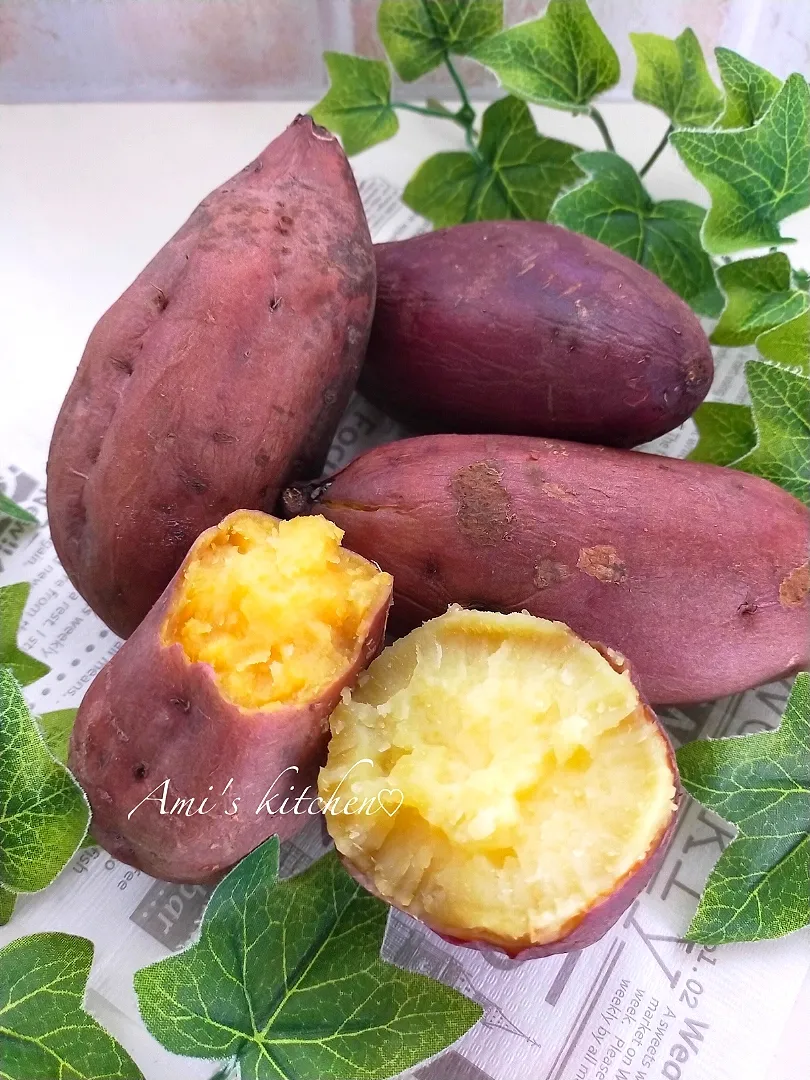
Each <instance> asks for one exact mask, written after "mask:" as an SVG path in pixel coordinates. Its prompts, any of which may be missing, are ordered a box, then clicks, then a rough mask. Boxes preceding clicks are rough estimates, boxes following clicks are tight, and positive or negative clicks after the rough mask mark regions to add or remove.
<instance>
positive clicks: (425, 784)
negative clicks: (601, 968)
mask: <svg viewBox="0 0 810 1080" xmlns="http://www.w3.org/2000/svg"><path fill="white" fill-rule="evenodd" d="M330 725H331V728H332V739H331V742H330V744H329V757H328V760H327V763H326V766H325V767H324V769H323V770H322V771H321V774H320V779H319V785H318V786H319V793H320V796H321V800H322V802H323V805H324V809H325V815H326V823H327V828H328V829H329V832H330V835H331V836H332V838H333V839H334V841H335V844H336V846H337V848H338V850H339V851H340V852H341V853H342V854H343V856H344V857H345V859H346V861H347V863H348V865H349V866H350V868H351V869H352V871H353V872H354V873H355V874H356V876H357V877H358V879H359V880H360V881H362V883H363V884H364V885H366V887H367V888H369V889H370V890H371V891H373V892H375V893H376V894H377V895H379V896H381V897H382V898H383V899H384V900H387V901H388V902H389V903H391V904H394V905H395V906H397V907H400V908H402V909H403V910H404V911H407V912H408V913H409V914H411V915H415V916H416V917H418V918H420V919H423V920H424V921H425V922H427V923H428V925H430V926H431V927H432V928H433V929H434V930H436V931H438V932H439V933H440V934H443V935H444V936H446V937H450V938H452V939H453V940H455V941H457V942H459V943H464V944H488V945H491V946H495V947H497V948H500V949H502V950H504V951H505V952H507V953H509V954H510V955H512V956H516V955H522V956H524V957H528V956H543V955H548V954H550V953H555V952H565V951H568V950H570V949H580V948H583V947H584V946H585V945H589V944H591V943H592V942H594V941H596V940H597V939H598V938H600V937H601V936H602V935H603V934H604V933H606V931H607V930H608V929H609V928H610V927H611V926H612V925H613V923H614V922H615V921H616V920H617V919H618V918H619V916H620V915H621V914H622V912H623V911H624V910H625V909H626V908H627V906H628V905H629V904H630V902H631V900H632V899H633V898H634V897H635V896H636V895H637V894H638V893H639V892H640V891H641V890H642V889H643V888H644V886H645V885H646V884H647V882H648V881H649V879H650V877H651V875H652V873H653V872H654V870H655V869H656V867H657V866H658V864H659V862H660V859H661V858H662V857H663V853H664V851H665V846H666V840H667V839H668V837H669V834H670V830H671V827H672V825H673V822H674V819H675V810H676V806H677V801H678V793H679V783H678V777H677V768H676V765H675V760H674V755H673V753H672V750H671V747H670V745H669V742H668V740H667V737H666V735H665V734H664V732H663V729H662V728H661V727H660V725H659V724H658V722H657V720H656V718H655V716H654V714H653V713H652V712H651V711H650V710H649V709H648V708H647V707H646V706H645V705H644V704H643V702H642V701H641V700H640V698H639V694H638V691H637V690H636V688H635V686H634V685H633V683H632V682H631V679H630V676H629V674H628V673H627V672H626V671H625V670H624V664H623V661H622V658H621V657H617V656H615V655H614V656H611V654H610V653H606V654H603V653H602V652H600V651H599V650H598V649H597V648H594V647H592V646H590V645H587V644H586V643H585V642H583V641H581V640H580V639H579V638H578V637H576V635H575V634H574V633H572V631H571V630H569V629H568V628H567V627H566V626H564V625H563V624H562V623H552V622H547V621H545V620H543V619H536V618H534V617H532V616H531V615H527V614H525V613H524V614H519V613H517V614H511V615H501V614H493V613H492V612H481V611H464V610H462V609H460V608H452V609H451V610H450V611H449V612H447V614H445V615H443V616H441V617H439V618H438V619H433V620H432V621H431V622H428V623H425V625H424V626H422V627H420V628H419V629H418V630H414V631H413V632H412V633H411V634H409V635H408V636H407V637H405V638H402V639H401V640H400V641H398V642H397V643H396V644H395V645H393V646H391V647H389V648H388V649H386V650H385V651H384V652H383V653H382V654H381V655H380V656H379V657H378V658H377V659H376V660H375V661H374V662H373V663H372V665H371V667H370V668H369V669H368V671H367V672H365V673H364V674H363V675H361V677H360V680H359V682H358V684H357V686H356V687H355V689H354V691H353V692H352V693H351V695H349V693H348V691H347V692H346V693H345V694H344V699H343V701H342V703H341V704H340V705H338V707H337V709H336V710H335V712H334V713H333V714H332V718H331V720H330Z"/></svg>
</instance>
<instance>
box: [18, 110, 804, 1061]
mask: <svg viewBox="0 0 810 1080" xmlns="http://www.w3.org/2000/svg"><path fill="white" fill-rule="evenodd" d="M306 106H307V103H305V102H304V103H295V102H281V103H275V102H274V103H244V104H243V103H227V104H221V103H204V104H199V103H193V104H166V105H153V104H150V105H141V104H137V105H133V104H120V105H119V104H116V105H16V106H9V105H6V106H0V461H4V462H6V463H9V462H14V463H15V464H17V465H20V466H21V467H23V468H24V469H26V470H27V471H28V472H31V473H32V474H34V475H36V476H44V470H45V460H46V456H47V450H48V443H49V440H50V433H51V428H52V427H53V422H54V420H55V418H56V414H57V412H58V409H59V406H60V404H61V402H62V398H63V397H64V394H65V391H66V390H67V387H68V385H69V383H70V380H71V378H72V376H73V373H74V370H75V368H76V365H77V363H78V361H79V357H80V356H81V352H82V349H83V347H84V344H85V341H86V339H87V336H88V334H89V333H90V330H91V329H92V327H93V325H94V323H95V322H96V320H97V319H98V317H99V316H100V315H101V314H102V312H103V311H104V310H105V309H106V308H107V307H109V305H110V304H111V303H112V302H113V301H114V300H115V299H116V297H118V296H119V294H120V293H121V292H122V291H123V289H124V288H125V287H126V286H127V285H128V284H129V283H130V282H131V281H132V279H133V278H134V277H135V276H136V274H137V273H138V272H139V271H140V270H141V269H142V268H143V266H144V265H145V264H146V263H147V261H148V260H149V259H150V258H151V257H152V255H153V254H154V253H155V252H156V251H157V249H158V248H159V247H160V246H161V245H162V244H163V243H164V242H165V241H166V239H168V237H169V236H170V235H171V234H172V233H173V232H174V231H175V229H176V228H177V227H178V226H179V225H180V224H181V223H182V222H183V221H184V220H185V218H186V217H187V216H188V214H189V212H190V211H191V209H192V208H193V207H194V206H195V205H196V203H197V202H198V201H199V200H200V199H201V198H202V197H203V196H204V195H206V194H207V193H208V192H209V191H210V190H211V189H212V188H214V187H216V186H217V185H218V184H220V183H221V182H222V181H223V180H225V179H226V178H227V177H228V176H230V175H231V174H233V173H235V172H237V171H238V170H239V169H240V168H241V167H242V166H243V165H245V164H246V163H247V162H248V161H249V160H250V159H251V158H252V157H253V156H255V155H256V154H257V153H258V152H259V150H261V149H262V148H263V146H264V145H265V144H266V143H267V142H269V141H270V139H272V138H273V137H274V136H275V135H277V134H278V133H279V132H280V131H281V130H282V129H283V128H284V127H285V126H286V124H287V123H289V121H290V120H291V119H292V117H293V116H294V115H295V113H296V112H298V111H303V110H305V109H306ZM603 112H604V114H605V117H606V119H607V121H608V124H609V126H610V127H611V130H612V132H613V135H614V138H615V141H616V143H617V148H618V149H619V151H620V152H621V153H624V154H626V155H627V156H628V157H629V158H630V159H631V160H633V161H634V162H635V163H636V164H637V165H639V164H640V163H641V162H643V161H644V160H645V159H646V157H647V155H648V154H649V152H650V151H651V150H652V148H653V147H654V146H655V145H656V143H657V141H658V139H659V138H660V136H661V134H662V132H663V130H664V128H665V126H666V122H665V120H664V118H663V117H662V116H659V115H658V114H656V113H655V111H654V110H651V109H648V108H645V107H640V106H637V105H606V106H605V107H604V110H603ZM536 114H537V116H538V119H539V122H540V123H541V126H542V130H543V131H544V132H545V133H546V134H549V135H555V136H557V137H562V138H567V139H568V140H570V141H572V142H576V143H578V144H579V145H581V146H583V147H585V148H587V149H600V148H602V147H601V142H600V139H599V136H598V134H597V133H596V130H595V128H594V127H593V125H592V124H591V123H590V122H589V121H588V120H586V119H582V118H578V119H574V118H572V117H571V116H569V115H568V114H566V113H561V112H554V111H552V110H547V109H538V110H536ZM400 119H401V130H400V134H399V136H398V137H397V138H395V139H394V140H393V141H391V142H388V143H384V144H382V145H381V146H378V147H375V148H374V149H372V150H370V151H368V152H367V153H365V154H363V155H361V156H360V157H359V158H356V159H355V161H354V164H355V167H356V171H357V173H358V174H359V175H383V176H386V177H388V178H389V179H390V180H391V181H392V182H393V183H396V184H398V185H400V186H401V185H403V184H404V183H405V181H406V180H407V178H408V177H409V176H410V175H411V173H412V172H413V170H414V169H415V167H416V166H417V164H418V163H419V162H420V161H421V160H422V159H423V158H425V157H426V156H428V155H429V154H431V153H434V152H436V151H438V150H443V149H461V148H462V143H461V138H460V134H457V131H456V129H455V128H454V127H453V126H452V125H450V124H442V123H441V122H440V121H438V120H425V119H424V118H422V117H419V116H416V115H413V114H408V113H405V114H401V118H400ZM648 183H649V186H650V188H651V191H652V194H653V195H654V196H655V197H657V198H693V199H695V200H696V201H699V202H704V203H705V201H706V197H705V192H704V191H703V189H702V188H701V187H699V185H697V184H696V183H695V182H694V181H693V180H692V178H691V177H690V176H689V175H688V174H687V173H686V171H685V170H684V169H683V168H682V167H681V166H680V163H679V162H678V160H677V159H676V157H675V155H674V154H673V153H672V152H671V151H667V152H666V153H665V154H664V155H663V156H662V158H661V159H659V162H658V163H657V164H656V165H655V166H654V168H653V170H652V171H651V173H650V174H649V177H648ZM783 231H784V232H785V233H786V234H787V235H790V236H794V237H797V238H799V241H800V242H799V243H798V244H797V245H795V246H794V247H793V249H792V251H791V257H792V258H793V259H794V262H795V265H797V266H804V267H805V268H806V269H810V213H808V212H805V213H803V214H801V215H797V216H796V217H795V218H793V219H792V220H790V221H788V222H787V224H786V226H785V227H784V230H783ZM42 929H43V930H45V929H47V927H43V928H42ZM809 1020H810V977H808V979H807V980H806V982H805V985H804V988H803V990H802V994H801V996H800V998H799V1001H798V1002H797V1004H796V1008H795V1010H794V1013H793V1016H792V1017H791V1020H790V1022H789V1023H788V1024H787V1027H786V1030H785V1034H784V1037H783V1040H782V1044H781V1046H780V1050H779V1052H778V1054H777V1056H776V1060H775V1061H774V1065H773V1068H772V1069H771V1070H770V1071H769V1073H768V1080H799V1078H800V1077H804V1076H806V1075H807V1062H808V1052H807V1046H806V1043H807V1025H808V1021H809ZM129 1045H132V1044H131V1042H130V1043H129ZM149 1080H163V1078H162V1077H149ZM167 1080H168V1076H167ZM172 1080H174V1078H173V1077H172ZM746 1080H748V1078H746ZM751 1080H754V1078H751Z"/></svg>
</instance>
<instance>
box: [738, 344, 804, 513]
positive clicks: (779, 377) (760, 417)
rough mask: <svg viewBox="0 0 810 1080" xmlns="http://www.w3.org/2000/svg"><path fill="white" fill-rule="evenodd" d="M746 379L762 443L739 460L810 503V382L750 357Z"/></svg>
mask: <svg viewBox="0 0 810 1080" xmlns="http://www.w3.org/2000/svg"><path fill="white" fill-rule="evenodd" d="M745 377H746V381H747V383H748V391H749V393H750V395H751V409H752V411H753V414H754V421H755V423H756V427H757V444H756V446H755V447H754V449H753V450H751V451H750V453H748V454H746V455H745V457H743V458H740V460H739V461H736V462H735V463H734V467H735V468H736V469H741V470H742V471H743V472H749V473H754V475H755V476H764V477H765V479H766V480H770V481H771V482H772V483H774V484H778V485H779V486H780V487H783V488H784V489H785V490H786V491H789V492H790V493H791V495H795V496H796V498H797V499H801V500H802V502H805V503H807V502H810V384H809V383H808V381H807V378H806V377H805V376H804V375H801V374H797V373H795V372H792V371H788V370H787V369H786V368H781V367H777V366H776V365H775V364H768V363H765V362H764V361H761V360H749V361H748V363H747V364H746V366H745Z"/></svg>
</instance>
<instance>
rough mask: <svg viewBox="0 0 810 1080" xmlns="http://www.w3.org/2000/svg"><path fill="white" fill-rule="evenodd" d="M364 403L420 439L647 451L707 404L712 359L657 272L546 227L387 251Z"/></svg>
mask: <svg viewBox="0 0 810 1080" xmlns="http://www.w3.org/2000/svg"><path fill="white" fill-rule="evenodd" d="M374 251H375V255H376V259H377V306H376V310H375V313H374V324H373V327H372V331H371V339H370V342H369V348H368V354H367V357H366V362H365V366H364V368H363V372H362V374H361V377H360V389H361V391H362V392H363V393H364V394H365V395H366V396H367V397H368V398H369V399H370V400H371V401H373V402H374V403H375V404H376V405H379V406H380V407H381V408H383V409H384V410H385V411H386V412H388V413H390V415H392V416H394V417H395V418H396V419H398V420H401V421H403V422H404V423H406V424H409V425H410V426H411V427H412V428H414V429H415V430H417V431H456V432H458V431H462V432H484V433H487V434H491V433H496V432H503V433H507V434H515V435H548V436H554V437H556V438H561V439H574V440H576V441H578V442H595V443H603V444H605V445H607V446H636V445H637V444H638V443H642V442H647V441H648V440H649V439H653V438H655V437H656V436H658V435H663V434H664V432H666V431H670V430H671V429H672V428H674V427H677V425H678V424H680V423H682V422H683V421H684V420H685V419H686V418H687V417H688V416H690V415H691V414H692V412H694V410H695V409H696V408H697V406H698V405H699V404H700V402H701V401H702V400H703V398H704V397H705V395H706V392H707V391H708V389H709V387H710V385H711V382H712V374H713V363H712V354H711V350H710V348H709V343H708V341H707V339H706V335H705V334H704V333H703V330H702V329H701V327H700V323H699V322H698V320H697V319H696V318H695V316H694V315H693V314H692V312H691V311H690V309H689V308H688V307H687V305H686V304H685V303H684V302H683V300H681V299H680V297H678V296H676V295H675V294H674V293H673V292H671V291H670V290H669V289H668V288H667V287H666V285H664V284H663V282H662V281H661V280H660V279H659V278H657V277H656V276H655V275H654V274H651V273H650V272H649V271H647V270H645V269H644V268H643V267H641V266H639V264H638V263H635V262H632V261H631V260H630V259H627V258H625V256H623V255H619V254H618V253H617V252H615V251H612V250H611V249H610V248H607V247H605V246H604V245H603V244H600V243H598V242H597V241H595V240H591V239H589V238H588V237H587V236H580V235H578V234H577V233H573V232H569V231H567V230H566V229H561V228H559V227H557V226H555V225H547V224H545V223H543V222H539V221H481V222H475V223H472V224H469V225H455V226H453V227H452V228H449V229H439V230H437V231H436V232H431V233H426V234H425V235H423V236H416V237H414V238H413V239H410V240H397V241H394V242H393V243H390V244H378V245H376V247H375V249H374Z"/></svg>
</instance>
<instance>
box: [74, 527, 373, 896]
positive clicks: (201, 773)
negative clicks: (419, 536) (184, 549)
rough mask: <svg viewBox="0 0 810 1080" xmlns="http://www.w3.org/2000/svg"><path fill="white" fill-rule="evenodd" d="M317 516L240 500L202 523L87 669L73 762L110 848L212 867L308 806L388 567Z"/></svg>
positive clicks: (197, 877) (361, 659)
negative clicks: (128, 625) (112, 646)
mask: <svg viewBox="0 0 810 1080" xmlns="http://www.w3.org/2000/svg"><path fill="white" fill-rule="evenodd" d="M306 520H307V519H301V521H306ZM311 521H312V526H311V527H307V528H304V529H301V528H300V527H299V526H300V524H301V522H298V523H296V522H279V521H278V520H277V519H275V518H272V517H270V516H269V515H266V514H262V513H259V512H256V511H238V512H236V513H234V514H231V515H229V516H228V517H227V518H225V520H224V521H223V522H221V523H220V524H219V525H218V526H215V527H214V528H212V529H209V530H207V531H206V532H204V533H203V534H202V536H200V537H199V539H198V540H197V541H196V542H195V544H194V545H193V547H192V549H191V551H190V552H189V554H188V555H187V557H186V559H185V560H184V562H183V564H182V566H181V568H180V569H179V570H178V572H177V574H176V575H175V577H174V579H173V581H172V582H171V583H170V584H169V586H168V587H167V589H166V590H165V591H164V593H163V595H162V596H161V597H160V599H159V600H158V603H157V604H156V605H155V606H154V607H153V608H152V610H151V611H150V612H149V614H148V615H147V617H146V619H144V620H143V622H142V623H141V624H140V626H139V627H138V628H137V630H136V631H135V632H134V633H133V634H132V636H131V637H130V638H129V639H128V640H127V641H126V642H125V643H124V645H123V646H122V648H121V649H120V650H119V652H117V653H116V654H115V656H114V657H113V658H112V660H110V661H109V663H108V664H107V665H106V666H105V667H104V668H103V669H102V670H101V671H100V672H99V674H98V675H97V677H96V679H95V680H94V681H93V683H92V684H91V686H90V688H89V690H88V691H87V694H86V695H85V697H84V700H83V701H82V704H81V707H80V709H79V712H78V715H77V718H76V723H75V725H74V728H73V733H72V738H71V748H70V757H69V763H70V767H71V769H72V770H73V772H74V774H75V776H76V778H77V779H78V780H79V783H80V784H81V785H82V787H83V788H84V790H85V791H86V793H87V797H88V799H89V800H90V805H91V808H92V811H93V836H94V838H95V839H96V840H98V841H99V843H101V844H102V845H103V846H104V847H105V848H106V849H107V850H108V851H109V852H110V853H111V854H112V855H114V856H115V857H116V858H118V859H121V860H123V861H124V862H126V863H130V864H131V865H133V866H137V867H138V868H139V869H140V870H143V871H144V872H146V873H148V874H151V875H152V876H154V877H157V878H162V879H164V880H170V881H181V882H204V881H212V880H216V879H217V878H218V877H220V876H221V875H222V874H223V873H224V872H225V871H226V870H227V869H228V868H229V867H230V866H232V865H233V864H234V863H236V862H237V861H238V860H239V859H241V858H242V857H243V856H244V855H246V854H247V853H248V852H249V851H251V850H252V849H253V848H254V847H256V846H257V844H260V843H261V842H262V841H264V840H265V839H267V837H268V836H270V835H272V834H274V833H275V834H277V835H279V836H281V837H282V838H287V837H289V836H291V835H293V834H294V833H296V832H297V831H298V830H299V829H300V828H301V827H302V826H303V825H304V824H305V823H306V822H307V821H308V820H309V819H310V816H311V813H312V812H313V811H312V810H311V809H310V806H311V805H314V806H315V807H316V808H317V803H315V804H312V803H311V802H310V800H312V799H314V797H315V794H316V791H315V781H316V777H317V770H318V767H319V766H320V765H321V764H322V762H323V760H324V757H325V752H326V741H327V737H328V717H329V714H330V713H331V711H332V710H333V708H334V707H335V705H336V704H337V701H338V699H339V697H340V693H341V690H342V689H343V688H344V687H346V686H350V685H351V684H352V683H353V681H354V679H355V678H356V676H357V674H358V672H359V671H360V670H361V669H362V668H363V667H365V666H366V664H368V663H369V661H370V660H372V659H373V657H374V656H375V654H376V653H377V651H378V650H379V648H380V647H381V646H382V641H383V635H384V632H385V620H386V615H387V612H388V606H389V603H390V597H391V579H390V577H389V576H388V575H387V574H384V573H382V572H380V571H379V570H378V569H377V568H376V567H374V566H373V565H372V564H370V563H368V562H367V561H366V560H364V559H362V558H361V557H360V556H358V555H355V554H354V553H353V552H350V551H346V550H344V549H341V548H340V535H341V534H340V530H339V529H337V528H336V527H335V526H334V525H333V524H332V523H331V522H328V521H326V520H325V519H323V518H318V517H314V518H312V519H311ZM290 526H294V528H293V529H292V530H291V529H290ZM285 770H286V771H285ZM164 785H165V786H164ZM307 788H309V791H307ZM268 792H271V794H270V795H269V798H268V800H267V802H266V803H265V805H264V806H263V800H264V798H265V796H267V793H268ZM299 796H301V799H302V801H301V802H300V803H299V804H298V809H297V810H296V809H295V807H296V799H297V798H298V797H299ZM204 799H207V800H208V801H207V802H205V803H204V802H203V800H204ZM284 799H286V800H287V801H286V803H285V802H284V801H283V800H284ZM144 800H146V801H144ZM177 800H183V802H180V803H178V802H177ZM267 806H269V807H270V809H271V810H273V811H274V812H273V813H268V812H267V809H266V807H267ZM260 808H261V809H260ZM257 810H259V811H260V812H258V813H257Z"/></svg>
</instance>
